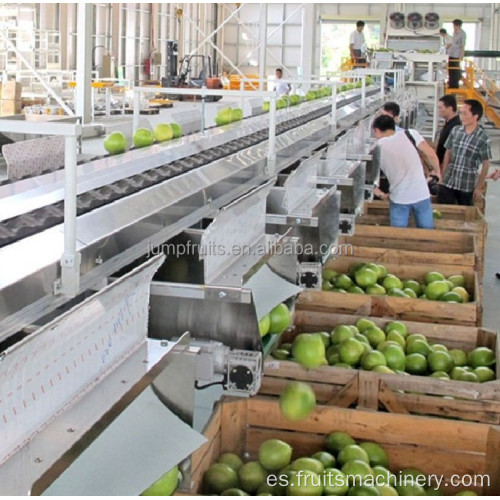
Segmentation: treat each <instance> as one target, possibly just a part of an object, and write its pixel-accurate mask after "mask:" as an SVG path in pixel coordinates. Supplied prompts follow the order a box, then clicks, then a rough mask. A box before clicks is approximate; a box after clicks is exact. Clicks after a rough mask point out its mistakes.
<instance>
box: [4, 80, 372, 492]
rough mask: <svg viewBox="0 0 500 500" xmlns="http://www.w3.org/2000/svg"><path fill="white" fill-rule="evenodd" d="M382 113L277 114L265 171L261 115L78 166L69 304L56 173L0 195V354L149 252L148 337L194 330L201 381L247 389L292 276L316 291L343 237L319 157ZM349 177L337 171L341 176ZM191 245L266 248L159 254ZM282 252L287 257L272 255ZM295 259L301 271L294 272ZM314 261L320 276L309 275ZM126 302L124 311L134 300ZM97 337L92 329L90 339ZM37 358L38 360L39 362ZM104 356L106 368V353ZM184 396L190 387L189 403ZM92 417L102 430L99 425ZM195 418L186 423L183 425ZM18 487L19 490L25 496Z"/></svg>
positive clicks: (318, 105)
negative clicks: (308, 251) (75, 260)
mask: <svg viewBox="0 0 500 500" xmlns="http://www.w3.org/2000/svg"><path fill="white" fill-rule="evenodd" d="M379 106H380V89H378V88H377V87H376V86H369V87H367V89H366V96H365V98H364V107H362V106H361V91H360V90H353V91H349V92H346V93H345V94H342V95H338V96H337V115H336V119H335V120H334V121H332V116H331V110H332V103H331V99H329V98H323V99H319V100H316V101H312V102H307V103H303V104H302V105H301V106H300V107H298V108H297V109H293V108H290V109H286V110H282V111H280V112H278V113H277V117H276V118H277V126H276V146H275V149H276V159H275V160H273V161H269V159H268V156H267V153H268V138H269V130H268V119H267V115H258V116H252V117H250V118H247V119H245V120H243V122H241V123H238V124H235V125H230V126H226V127H222V128H211V129H207V130H205V131H204V132H203V133H195V134H191V135H189V136H185V137H183V138H181V139H178V140H176V141H175V142H172V143H171V144H166V145H164V144H159V145H153V146H151V147H149V148H144V149H139V150H131V151H129V152H127V153H125V154H123V155H119V156H115V157H103V158H97V159H94V160H92V161H89V162H86V163H83V164H82V165H79V167H78V173H79V177H78V184H77V251H78V252H79V253H80V255H81V267H80V288H79V292H78V294H77V295H76V297H68V296H66V295H64V294H61V293H59V292H58V290H57V288H55V287H54V284H55V283H56V281H57V279H58V277H59V274H60V268H59V262H60V257H61V253H62V241H63V214H64V212H63V200H64V192H63V189H62V188H63V177H64V175H63V171H56V172H51V173H49V174H45V175H40V176H37V177H35V178H27V179H22V180H20V181H16V182H7V183H4V184H3V185H0V268H1V272H0V341H1V342H2V344H1V347H2V350H5V352H8V354H9V355H12V351H14V354H15V351H16V348H17V346H18V345H23V346H25V345H30V340H31V339H33V340H34V341H36V340H37V338H38V337H37V335H36V333H37V332H38V331H39V330H38V329H40V330H44V332H43V333H44V335H50V332H52V331H53V330H54V329H55V328H56V327H59V326H60V323H58V318H60V317H63V316H64V315H68V314H70V315H71V314H73V313H72V312H73V311H74V308H75V307H76V308H78V307H79V306H82V307H83V304H85V305H86V307H90V306H89V305H88V303H87V301H92V300H93V297H95V296H96V295H98V294H99V293H101V292H103V293H104V292H106V291H107V289H108V288H109V287H112V286H113V285H114V284H115V283H116V282H120V283H121V282H122V281H123V279H124V278H127V277H128V276H129V274H130V273H134V272H136V270H137V269H140V268H141V266H147V265H148V262H149V260H148V259H149V258H150V257H151V255H153V256H155V257H153V259H155V258H156V259H157V258H159V257H160V255H158V254H162V255H161V257H162V256H163V255H165V256H166V258H165V261H164V263H163V264H161V263H160V262H156V264H155V265H156V267H158V266H159V269H158V270H156V269H155V275H154V278H153V279H152V283H151V287H150V293H151V304H150V309H149V332H148V333H149V337H150V338H153V339H160V341H163V342H167V341H168V340H176V341H177V340H178V339H182V338H184V337H183V333H184V332H186V331H189V332H190V334H191V336H192V337H194V338H195V339H196V341H195V342H193V343H192V345H191V347H189V348H187V349H191V350H192V351H193V350H194V351H195V352H196V355H197V356H198V357H197V359H198V360H200V363H199V366H198V367H197V368H196V370H197V378H198V379H201V380H208V381H210V379H211V378H213V377H214V376H215V375H216V374H217V375H221V374H222V375H224V376H225V386H226V387H228V388H231V389H234V390H239V391H243V392H247V393H248V392H250V393H253V392H255V391H256V390H257V389H258V383H259V377H260V367H261V359H262V352H263V351H264V353H265V352H266V347H267V349H268V350H270V349H271V348H272V345H268V346H266V345H263V343H262V342H261V339H260V335H259V331H258V322H257V320H258V318H260V317H262V315H263V314H265V313H266V312H268V311H269V310H270V309H271V308H272V307H274V306H275V305H277V304H278V303H280V302H283V301H285V300H290V297H292V296H293V295H295V294H296V292H297V290H298V289H297V288H296V287H295V282H296V280H297V275H299V281H300V280H303V281H302V284H305V285H308V284H309V286H311V283H313V281H314V277H315V278H316V281H318V280H319V281H320V274H319V273H320V265H319V266H318V263H319V264H320V263H321V261H322V260H325V259H326V258H327V257H328V254H329V249H330V248H331V246H332V245H333V244H334V243H335V242H336V238H337V236H338V232H339V229H340V222H339V217H340V212H341V210H339V209H340V207H341V197H340V196H339V192H340V190H341V189H339V185H342V183H340V182H337V183H336V182H333V181H332V177H335V176H334V173H332V172H331V171H330V172H327V175H326V176H323V177H328V182H325V184H327V185H328V187H326V188H325V187H323V188H318V186H317V184H316V185H314V184H315V182H314V179H315V177H317V176H318V173H319V170H318V169H319V168H320V166H321V163H322V162H324V159H322V158H325V154H326V158H327V159H328V154H327V153H325V151H324V150H325V147H327V146H331V145H332V144H334V143H335V141H336V139H337V138H338V137H339V136H341V135H342V134H345V133H346V131H347V130H349V129H352V128H353V127H354V126H355V124H357V123H358V122H359V121H360V119H361V118H363V117H366V116H370V115H371V114H373V113H374V112H375V111H376V109H377V108H378V107H379ZM364 127H365V128H366V124H365V125H364ZM362 147H363V148H365V145H364V144H363V145H362ZM350 153H352V152H350ZM364 154H365V152H364V151H363V155H364ZM367 159H368V157H367V158H361V160H367ZM356 165H357V166H356V169H354V170H356V172H357V169H360V170H359V172H362V171H363V169H366V172H368V173H367V175H366V177H367V178H370V176H372V177H373V178H374V177H376V176H377V175H378V167H377V164H376V161H373V160H371V163H367V164H366V165H365V163H363V161H357V162H356ZM354 170H353V169H351V170H349V171H347V172H344V173H345V174H346V177H349V176H351V174H353V172H354ZM357 176H358V174H357V173H356V175H353V178H354V177H356V179H357ZM316 181H317V179H316ZM370 182H371V181H370ZM275 184H276V185H275ZM347 184H349V183H347ZM351 184H352V185H354V184H355V185H356V186H357V188H356V200H354V205H353V204H352V203H351V204H350V205H349V206H350V209H352V210H353V211H354V212H355V211H356V210H357V209H358V205H359V203H358V202H359V200H358V197H359V196H360V195H359V192H361V191H362V195H364V190H365V185H364V183H361V184H362V185H361V184H360V183H359V182H358V181H357V180H356V182H355V183H354V182H353V183H351ZM358 188H359V189H361V191H359V192H358ZM268 232H270V234H268ZM188 241H190V242H192V246H193V247H194V248H200V247H199V246H197V245H199V244H200V243H204V244H205V245H206V244H210V243H212V244H222V245H223V246H224V248H227V245H229V244H231V243H236V244H238V245H242V246H244V245H246V246H247V247H248V248H250V249H252V248H254V247H256V246H257V245H258V244H263V245H264V248H266V251H265V252H264V253H258V252H257V253H254V252H252V251H250V252H249V253H248V254H247V255H244V256H243V257H242V258H235V255H234V254H227V253H225V254H224V255H216V254H214V255H204V256H203V259H202V261H201V262H200V261H199V257H200V255H199V253H198V254H196V253H195V254H193V255H190V256H189V258H188V259H177V260H176V259H174V258H173V257H172V255H169V254H168V252H165V251H164V249H165V248H166V246H165V245H167V244H168V245H171V244H176V243H180V244H182V245H184V247H185V245H186V244H187V242H188ZM277 244H279V245H289V246H290V248H292V249H293V250H292V251H291V252H288V253H287V254H284V255H281V254H278V252H276V251H275V248H276V245H277ZM306 244H310V245H311V247H312V248H313V252H312V253H313V258H312V259H309V260H312V262H310V261H309V262H308V259H306V258H305V256H304V254H303V252H301V251H300V250H297V246H300V247H302V248H303V247H304V245H306ZM168 248H172V247H171V246H169V247H168ZM205 248H206V246H205ZM158 249H160V250H158ZM297 262H299V265H300V264H301V265H304V266H305V267H304V268H302V272H301V271H300V267H297ZM160 264H161V265H160ZM308 264H309V265H311V264H312V265H313V266H316V268H315V272H316V275H315V274H314V272H311V269H308V268H307V265H308ZM308 272H309V275H308V274H307V273H308ZM150 274H151V273H150ZM151 277H152V275H151ZM127 279H128V278H127ZM120 280H121V281H120ZM96 291H97V293H96ZM130 293H133V292H130ZM125 299H126V300H125ZM125 299H124V301H125V304H126V310H127V311H128V310H129V306H130V303H129V299H128V298H127V297H125ZM290 304H291V302H290ZM101 309H102V308H101ZM119 314H120V315H123V310H121V311H120V312H119ZM121 318H122V316H119V318H118V319H119V320H120V321H121ZM103 321H104V320H103ZM116 321H117V320H116V318H115V319H113V320H112V324H109V323H106V325H107V326H106V327H107V328H113V331H114V332H115V333H116V330H117V328H119V327H120V325H121V323H120V321H118V323H116ZM117 324H118V326H117ZM127 324H128V323H127ZM54 325H55V326H54ZM103 325H104V323H103ZM99 328H100V327H99V325H96V331H97V330H99ZM33 330H36V331H35V333H34V334H33V335H32V336H29V335H28V334H29V333H31V332H33ZM60 333H61V334H63V332H60ZM27 335H28V336H27ZM83 338H85V339H86V338H87V336H85V337H83ZM20 339H23V340H20ZM56 340H57V339H56ZM89 341H90V340H89ZM55 344H57V341H55ZM33 345H34V344H33ZM51 345H52V344H51ZM96 345H97V344H96ZM109 349H112V347H111V345H110V346H109ZM109 349H108V350H109ZM194 351H193V352H194ZM89 352H90V348H89ZM193 352H191V351H190V353H191V354H192V353H193ZM183 354H184V355H185V354H186V352H185V351H184V352H183ZM82 356H83V354H82ZM174 357H175V356H174ZM202 358H203V362H202V361H201V360H202ZM38 359H39V361H40V362H41V363H42V362H43V356H39V358H38ZM102 359H103V363H104V364H105V363H106V356H105V355H103V358H102ZM117 359H119V356H117V358H116V359H115V360H114V362H115V363H116V362H117ZM200 366H201V368H200ZM96 369H97V368H96ZM102 371H103V369H102V367H101V372H102ZM101 372H99V371H98V373H101ZM89 375H92V374H88V373H87V374H86V376H87V377H89ZM139 379H140V377H139ZM51 380H52V379H51ZM13 383H14V382H13ZM158 385H161V384H158ZM164 385H165V384H164ZM166 385H167V386H168V384H166ZM182 387H184V386H182ZM192 387H193V386H192V385H191V386H190V387H187V388H186V387H184V389H186V390H187V391H191V392H192ZM80 390H81V388H80ZM162 391H163V392H165V390H164V389H163V390H162V389H161V388H159V389H158V392H159V393H162ZM68 397H69V396H68ZM73 397H75V394H73ZM119 397H121V396H120V394H118V395H117V398H119ZM183 397H184V398H185V397H186V393H185V392H184V393H182V391H181V395H180V398H179V395H178V397H177V401H179V399H181V400H182V398H183ZM167 399H168V398H167ZM116 400H117V399H116ZM116 400H115V399H114V398H113V397H112V396H111V397H110V398H108V400H106V401H105V402H102V404H103V405H104V406H103V408H108V409H109V407H111V406H113V404H114V403H115V402H116ZM56 403H57V402H56ZM56 403H54V405H55V406H53V407H51V408H50V412H49V413H51V415H46V417H47V418H49V416H50V418H52V417H53V416H54V415H55V414H58V413H60V412H61V411H62V410H63V407H64V405H63V406H61V407H58V406H57V405H56ZM59 403H61V402H59ZM61 404H62V403H61ZM65 404H67V401H66V402H65ZM103 412H104V409H103ZM187 413H188V414H189V413H190V410H188V411H187ZM184 417H185V416H184ZM92 418H95V420H94V421H97V417H96V416H95V415H94V417H92ZM190 418H192V414H191V415H190V416H189V415H188V416H187V417H186V418H185V420H188V421H189V419H190ZM37 425H38V426H39V425H40V422H38V423H37ZM35 427H36V426H35ZM35 427H34V428H35ZM81 436H82V433H75V435H74V440H73V441H70V442H69V443H68V442H65V444H64V446H63V447H65V448H69V447H70V444H72V443H74V442H76V441H77V438H80V437H81ZM23 443H24V444H25V442H24V441H23ZM33 448H34V447H33ZM58 452H61V450H58ZM8 455H9V457H11V454H8ZM47 463H48V464H52V463H53V462H50V461H48V462H47ZM2 468H3V466H2V467H0V475H3V474H2V473H1V470H2ZM18 486H19V485H18ZM24 487H25V485H21V486H19V488H21V491H25V490H22V488H24ZM12 491H20V490H19V489H16V488H13V489H12ZM136 493H138V492H136Z"/></svg>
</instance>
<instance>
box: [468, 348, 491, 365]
mask: <svg viewBox="0 0 500 500" xmlns="http://www.w3.org/2000/svg"><path fill="white" fill-rule="evenodd" d="M467 362H468V364H469V365H470V366H472V367H473V368H477V367H478V366H492V365H494V364H495V353H494V352H493V351H492V350H491V349H490V348H489V347H476V348H475V349H474V350H473V351H471V352H469V354H468V355H467Z"/></svg>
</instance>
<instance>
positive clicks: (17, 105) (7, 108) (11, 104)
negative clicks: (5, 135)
mask: <svg viewBox="0 0 500 500" xmlns="http://www.w3.org/2000/svg"><path fill="white" fill-rule="evenodd" d="M21 109H22V105H21V99H17V100H13V99H9V100H6V99H2V100H1V101H0V116H11V115H20V114H21Z"/></svg>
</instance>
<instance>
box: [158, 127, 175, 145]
mask: <svg viewBox="0 0 500 500" xmlns="http://www.w3.org/2000/svg"><path fill="white" fill-rule="evenodd" d="M153 136H154V138H155V141H156V142H165V141H170V140H171V139H172V138H173V137H174V131H173V130H172V127H171V126H170V124H169V123H158V125H156V126H155V128H154V129H153Z"/></svg>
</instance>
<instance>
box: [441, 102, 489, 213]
mask: <svg viewBox="0 0 500 500" xmlns="http://www.w3.org/2000/svg"><path fill="white" fill-rule="evenodd" d="M482 116H483V106H482V105H481V103H480V102H479V101H477V100H476V99H466V100H465V101H464V103H463V104H462V106H461V107H460V118H461V120H462V125H460V126H456V127H454V128H453V129H452V130H451V132H450V135H449V136H448V139H446V142H445V144H444V147H445V148H446V153H445V155H444V159H443V182H442V184H441V185H440V186H439V194H438V203H445V204H448V205H455V204H458V205H473V204H474V200H475V199H478V198H479V197H481V196H483V195H484V188H485V186H486V176H487V174H488V169H489V168H490V160H491V146H490V139H489V137H488V135H487V134H486V132H485V131H484V129H483V127H481V125H479V120H480V119H481V117H482ZM481 164H482V169H481V173H480V174H479V176H478V171H479V167H480V166H481Z"/></svg>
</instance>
